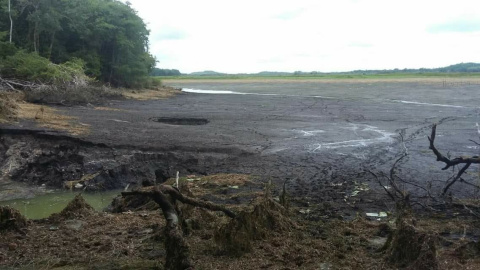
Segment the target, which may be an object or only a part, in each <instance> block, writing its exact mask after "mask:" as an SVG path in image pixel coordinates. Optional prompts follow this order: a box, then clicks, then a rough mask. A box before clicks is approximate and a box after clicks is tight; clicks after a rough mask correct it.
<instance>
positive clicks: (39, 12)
mask: <svg viewBox="0 0 480 270" xmlns="http://www.w3.org/2000/svg"><path fill="white" fill-rule="evenodd" d="M148 37H149V30H148V29H147V27H146V25H145V23H144V22H143V20H142V19H141V18H140V17H139V16H138V15H137V13H136V11H135V10H133V9H132V8H131V7H130V4H129V3H128V2H127V3H126V4H125V3H122V2H120V1H116V0H0V59H1V61H0V74H1V75H2V76H4V77H14V78H17V79H24V80H39V81H46V82H51V81H55V80H54V79H52V77H53V78H56V77H58V76H57V75H55V74H57V73H61V72H60V71H62V70H65V69H69V68H70V70H72V69H73V70H77V71H78V69H81V70H82V72H84V73H85V74H86V75H87V76H89V77H92V78H95V79H96V80H98V81H100V82H104V83H109V84H110V85H112V86H126V87H140V86H142V85H143V84H144V83H145V82H146V81H147V79H148V76H149V75H150V72H151V71H152V69H153V67H154V66H155V62H156V60H155V58H154V57H153V56H152V55H151V54H150V53H149V52H148V46H149V40H148Z"/></svg>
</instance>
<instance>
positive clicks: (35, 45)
mask: <svg viewBox="0 0 480 270" xmlns="http://www.w3.org/2000/svg"><path fill="white" fill-rule="evenodd" d="M37 28H38V22H35V27H34V28H33V51H34V52H36V53H38V51H37Z"/></svg>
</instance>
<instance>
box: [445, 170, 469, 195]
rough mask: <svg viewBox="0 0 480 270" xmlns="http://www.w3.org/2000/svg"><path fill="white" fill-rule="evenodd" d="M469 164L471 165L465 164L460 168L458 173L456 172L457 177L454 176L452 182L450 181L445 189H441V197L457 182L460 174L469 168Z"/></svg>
mask: <svg viewBox="0 0 480 270" xmlns="http://www.w3.org/2000/svg"><path fill="white" fill-rule="evenodd" d="M470 164H471V163H467V164H465V166H463V168H462V169H461V170H460V171H458V173H457V176H455V178H453V180H452V181H451V182H450V183H448V185H446V186H445V188H444V189H443V192H442V194H443V195H445V194H446V193H447V191H448V189H449V188H450V187H451V186H452V185H453V184H454V183H455V182H457V180H458V179H460V177H462V174H463V173H464V172H465V171H466V170H467V169H468V167H470Z"/></svg>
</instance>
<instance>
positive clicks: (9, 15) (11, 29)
mask: <svg viewBox="0 0 480 270" xmlns="http://www.w3.org/2000/svg"><path fill="white" fill-rule="evenodd" d="M10 1H11V0H8V17H9V18H10V43H12V32H13V20H12V10H11V7H10Z"/></svg>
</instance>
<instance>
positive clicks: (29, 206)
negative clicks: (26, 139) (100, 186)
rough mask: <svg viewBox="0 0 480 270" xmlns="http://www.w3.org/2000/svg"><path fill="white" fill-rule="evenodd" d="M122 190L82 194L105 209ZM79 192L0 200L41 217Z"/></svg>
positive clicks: (0, 203)
mask: <svg viewBox="0 0 480 270" xmlns="http://www.w3.org/2000/svg"><path fill="white" fill-rule="evenodd" d="M120 192H121V190H112V191H105V192H95V193H83V194H82V196H83V197H84V198H85V200H86V201H87V202H88V204H90V205H91V206H92V207H93V208H94V209H95V210H103V209H104V208H105V207H107V206H108V205H109V204H110V202H111V201H112V199H113V198H114V197H116V196H117V195H119V194H120ZM77 194H78V192H72V191H61V192H53V193H47V194H45V195H40V196H36V197H34V198H31V199H17V200H10V201H2V202H0V206H6V205H8V206H11V207H13V208H15V209H18V210H19V211H20V212H21V213H22V214H23V215H25V216H26V217H27V218H29V219H41V218H46V217H48V216H50V215H51V214H53V213H58V212H60V211H62V210H63V208H65V206H67V204H68V203H69V202H70V201H71V200H72V199H73V198H74V197H75V195H77Z"/></svg>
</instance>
